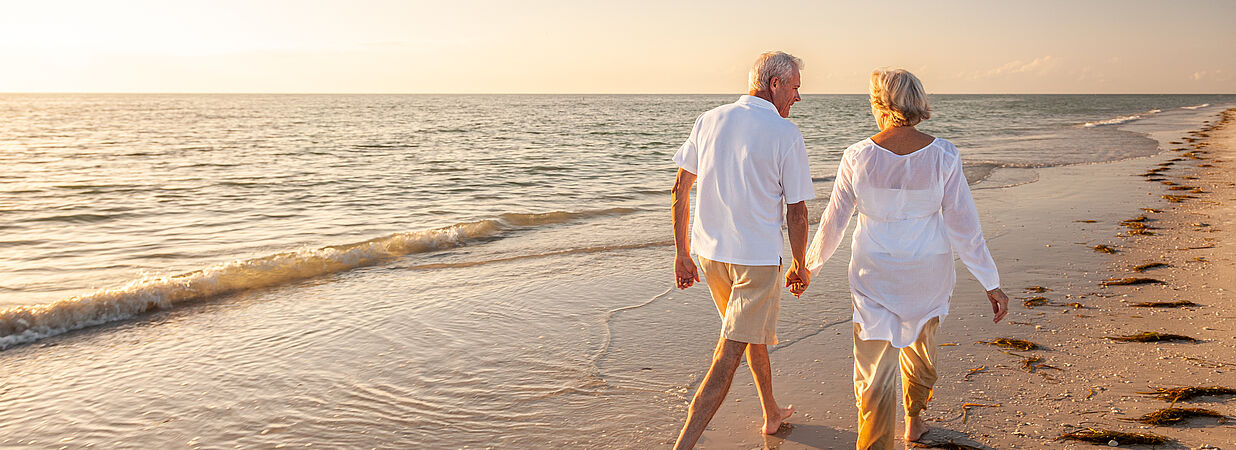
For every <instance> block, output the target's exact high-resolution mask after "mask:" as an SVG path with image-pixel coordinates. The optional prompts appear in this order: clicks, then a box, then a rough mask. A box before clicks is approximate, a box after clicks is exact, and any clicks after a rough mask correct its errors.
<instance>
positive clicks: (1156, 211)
mask: <svg viewBox="0 0 1236 450" xmlns="http://www.w3.org/2000/svg"><path fill="white" fill-rule="evenodd" d="M1142 211H1146V212H1148V213H1160V212H1163V211H1160V210H1157V209H1154V208H1142Z"/></svg>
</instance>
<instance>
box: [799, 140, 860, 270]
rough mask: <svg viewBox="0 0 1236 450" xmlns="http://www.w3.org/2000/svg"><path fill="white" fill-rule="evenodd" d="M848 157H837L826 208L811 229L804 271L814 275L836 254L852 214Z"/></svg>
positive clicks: (850, 167) (850, 174) (851, 172)
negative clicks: (813, 233)
mask: <svg viewBox="0 0 1236 450" xmlns="http://www.w3.org/2000/svg"><path fill="white" fill-rule="evenodd" d="M848 156H849V155H846V156H845V157H842V158H841V164H840V165H839V166H837V178H836V179H835V180H833V193H832V195H830V196H829V198H828V208H826V209H825V210H824V215H823V216H821V217H820V227H819V228H817V229H816V230H815V237H814V238H812V239H811V246H810V247H808V248H807V270H809V271H811V272H813V273H814V272H818V271H819V270H820V268H821V267H824V263H825V262H826V261H828V258H831V257H832V256H833V252H836V251H837V245H839V244H841V237H842V236H841V234H842V233H844V232H845V227H846V226H847V225H849V224H850V215H852V214H854V185H853V183H852V181H853V177H852V174H853V172H854V166H853V163H852V162H851V161H850V158H849V157H848Z"/></svg>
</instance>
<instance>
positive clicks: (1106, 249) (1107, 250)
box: [1094, 244, 1116, 254]
mask: <svg viewBox="0 0 1236 450" xmlns="http://www.w3.org/2000/svg"><path fill="white" fill-rule="evenodd" d="M1094 251H1096V252H1103V253H1108V254H1111V253H1116V249H1114V248H1111V247H1110V246H1108V245H1107V244H1099V245H1096V246H1094Z"/></svg>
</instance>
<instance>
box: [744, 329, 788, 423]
mask: <svg viewBox="0 0 1236 450" xmlns="http://www.w3.org/2000/svg"><path fill="white" fill-rule="evenodd" d="M747 366H748V367H750V368H751V377H752V378H755V389H756V391H757V392H759V394H760V406H763V407H764V434H773V433H776V432H777V430H778V429H780V428H781V423H782V422H784V421H785V419H788V418H790V416H792V415H794V405H790V406H787V407H785V408H781V407H778V406H777V400H776V399H774V398H773V390H772V365H771V364H770V363H769V361H768V346H767V345H764V344H747Z"/></svg>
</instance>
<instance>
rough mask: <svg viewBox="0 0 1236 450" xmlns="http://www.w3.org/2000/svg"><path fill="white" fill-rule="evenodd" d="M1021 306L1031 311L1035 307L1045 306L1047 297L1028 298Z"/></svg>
mask: <svg viewBox="0 0 1236 450" xmlns="http://www.w3.org/2000/svg"><path fill="white" fill-rule="evenodd" d="M1022 304H1024V305H1026V307H1027V308H1031V309H1033V308H1034V307H1035V306H1043V305H1046V304H1047V297H1030V298H1027V299H1025V301H1023V302H1022Z"/></svg>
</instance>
